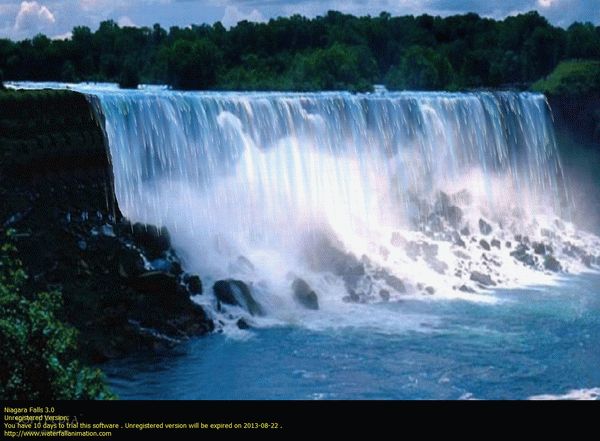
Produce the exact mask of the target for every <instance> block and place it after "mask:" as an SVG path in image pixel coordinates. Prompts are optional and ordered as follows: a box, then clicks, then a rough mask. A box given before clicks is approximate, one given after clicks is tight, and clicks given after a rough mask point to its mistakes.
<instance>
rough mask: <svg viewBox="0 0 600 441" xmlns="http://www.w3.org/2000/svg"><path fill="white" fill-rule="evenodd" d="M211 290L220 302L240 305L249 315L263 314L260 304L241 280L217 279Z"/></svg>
mask: <svg viewBox="0 0 600 441" xmlns="http://www.w3.org/2000/svg"><path fill="white" fill-rule="evenodd" d="M213 292H214V293H215V297H216V298H217V300H218V301H219V302H220V303H224V304H226V305H235V306H240V307H242V308H244V309H245V310H246V311H248V312H249V313H250V314H251V315H264V310H263V308H262V306H261V305H260V304H259V303H258V302H257V301H256V300H255V299H254V297H252V293H251V292H250V288H249V287H248V285H246V284H245V283H244V282H242V281H241V280H233V279H228V280H219V281H217V282H215V284H214V285H213Z"/></svg>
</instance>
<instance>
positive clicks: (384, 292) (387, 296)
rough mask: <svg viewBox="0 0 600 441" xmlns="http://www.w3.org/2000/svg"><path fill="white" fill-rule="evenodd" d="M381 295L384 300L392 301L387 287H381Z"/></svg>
mask: <svg viewBox="0 0 600 441" xmlns="http://www.w3.org/2000/svg"><path fill="white" fill-rule="evenodd" d="M379 297H381V300H383V301H384V302H389V301H390V292H389V291H388V290H387V289H380V290H379Z"/></svg>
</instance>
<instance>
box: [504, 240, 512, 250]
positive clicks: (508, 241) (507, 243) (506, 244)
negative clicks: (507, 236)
mask: <svg viewBox="0 0 600 441" xmlns="http://www.w3.org/2000/svg"><path fill="white" fill-rule="evenodd" d="M504 246H505V247H506V248H512V243H511V242H510V240H507V241H506V242H505V243H504Z"/></svg>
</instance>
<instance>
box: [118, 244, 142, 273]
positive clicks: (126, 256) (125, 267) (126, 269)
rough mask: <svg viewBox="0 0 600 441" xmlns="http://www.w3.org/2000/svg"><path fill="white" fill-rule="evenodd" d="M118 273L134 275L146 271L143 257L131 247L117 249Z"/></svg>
mask: <svg viewBox="0 0 600 441" xmlns="http://www.w3.org/2000/svg"><path fill="white" fill-rule="evenodd" d="M118 260H119V274H120V275H121V276H122V277H135V276H139V275H140V274H142V273H144V272H145V271H146V269H145V267H144V259H143V258H142V256H141V255H140V253H139V252H138V251H137V250H135V249H133V248H122V249H121V250H120V251H119V257H118Z"/></svg>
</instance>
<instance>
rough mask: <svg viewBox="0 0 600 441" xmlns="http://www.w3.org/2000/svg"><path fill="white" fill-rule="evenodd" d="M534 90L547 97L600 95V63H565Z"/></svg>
mask: <svg viewBox="0 0 600 441" xmlns="http://www.w3.org/2000/svg"><path fill="white" fill-rule="evenodd" d="M532 88H533V90H536V91H538V92H542V93H545V94H547V95H566V96H587V95H590V94H597V93H600V61H593V60H570V61H563V62H562V63H560V64H559V65H558V66H557V67H556V69H554V71H553V72H552V73H551V74H550V75H548V76H547V77H546V78H544V79H542V80H539V81H537V82H536V83H534V84H533V86H532Z"/></svg>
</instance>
